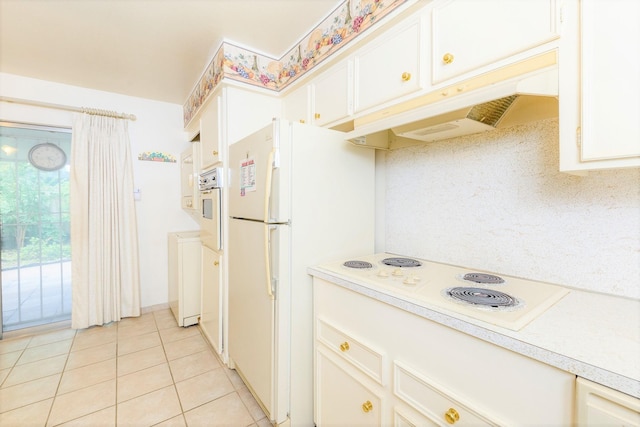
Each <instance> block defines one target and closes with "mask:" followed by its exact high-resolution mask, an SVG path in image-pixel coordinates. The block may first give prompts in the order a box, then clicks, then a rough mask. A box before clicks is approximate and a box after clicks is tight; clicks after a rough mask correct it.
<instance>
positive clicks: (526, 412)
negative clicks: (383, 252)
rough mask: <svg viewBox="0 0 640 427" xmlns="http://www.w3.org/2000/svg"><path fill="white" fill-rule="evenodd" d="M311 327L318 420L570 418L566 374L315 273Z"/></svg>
mask: <svg viewBox="0 0 640 427" xmlns="http://www.w3.org/2000/svg"><path fill="white" fill-rule="evenodd" d="M314 327H315V330H314V334H315V381H316V386H315V390H316V395H315V417H316V418H315V421H316V424H317V425H318V426H320V427H322V426H331V425H353V426H356V425H384V426H388V425H393V426H396V427H400V426H403V427H405V426H424V425H440V426H447V425H451V424H455V425H462V426H464V425H571V424H572V422H573V408H574V397H575V391H574V390H575V376H574V375H572V374H570V373H568V372H565V371H562V370H560V369H557V368H554V367H551V366H549V365H546V364H544V363H540V362H537V361H535V360H532V359H529V358H528V357H525V356H522V355H519V354H517V353H514V352H511V351H509V350H505V349H503V348H500V347H497V346H495V345H493V344H490V343H487V342H485V341H483V340H480V339H477V338H475V337H472V336H470V335H466V334H464V333H461V332H458V331H455V330H453V329H450V328H448V327H446V326H443V325H439V324H437V323H435V322H432V321H430V320H427V319H425V318H423V317H420V316H416V315H414V314H412V313H409V312H407V311H404V310H402V309H399V308H396V307H393V306H391V305H388V304H386V303H384V302H381V301H378V300H375V299H373V298H370V297H367V296H365V295H362V294H359V293H356V292H353V291H351V290H348V289H345V288H343V287H341V286H338V285H335V284H332V283H330V282H328V281H325V280H322V279H319V278H317V277H316V278H314ZM367 402H370V405H369V404H367ZM367 410H368V411H367ZM342 416H344V417H348V418H344V417H342ZM365 420H367V421H365Z"/></svg>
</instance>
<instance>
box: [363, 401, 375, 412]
mask: <svg viewBox="0 0 640 427" xmlns="http://www.w3.org/2000/svg"><path fill="white" fill-rule="evenodd" d="M362 410H363V411H364V412H371V411H373V403H371V402H370V401H368V400H367V401H366V402H364V403H363V404H362Z"/></svg>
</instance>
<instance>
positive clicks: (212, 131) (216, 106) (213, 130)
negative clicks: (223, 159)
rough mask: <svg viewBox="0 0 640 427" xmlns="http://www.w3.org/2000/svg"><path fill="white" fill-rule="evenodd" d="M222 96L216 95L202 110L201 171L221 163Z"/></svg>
mask: <svg viewBox="0 0 640 427" xmlns="http://www.w3.org/2000/svg"><path fill="white" fill-rule="evenodd" d="M220 102H221V97H220V95H216V96H215V97H213V99H211V100H210V101H209V103H208V104H207V105H206V106H205V107H204V109H203V110H202V115H201V117H200V149H201V152H200V169H206V168H208V167H210V166H212V165H213V164H214V163H217V162H218V161H220V124H221V120H220Z"/></svg>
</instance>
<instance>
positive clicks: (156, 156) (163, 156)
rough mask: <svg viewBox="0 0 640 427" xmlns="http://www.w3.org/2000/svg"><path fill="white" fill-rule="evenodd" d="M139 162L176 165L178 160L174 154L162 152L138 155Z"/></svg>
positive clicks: (148, 152)
mask: <svg viewBox="0 0 640 427" xmlns="http://www.w3.org/2000/svg"><path fill="white" fill-rule="evenodd" d="M138 160H145V161H150V162H163V163H176V158H175V157H174V156H173V155H172V154H168V153H163V152H162V151H145V152H144V153H140V154H138Z"/></svg>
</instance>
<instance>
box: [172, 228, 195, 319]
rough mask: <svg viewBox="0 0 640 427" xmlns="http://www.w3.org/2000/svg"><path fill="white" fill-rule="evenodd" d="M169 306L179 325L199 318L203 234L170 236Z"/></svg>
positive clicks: (186, 233) (185, 232) (188, 233)
mask: <svg viewBox="0 0 640 427" xmlns="http://www.w3.org/2000/svg"><path fill="white" fill-rule="evenodd" d="M168 240H169V246H168V251H169V267H168V269H169V307H170V308H171V312H172V313H173V315H174V317H175V318H176V321H177V322H178V326H185V327H186V326H191V325H195V324H196V323H198V317H199V316H200V232H199V231H180V232H176V233H169V238H168Z"/></svg>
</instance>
